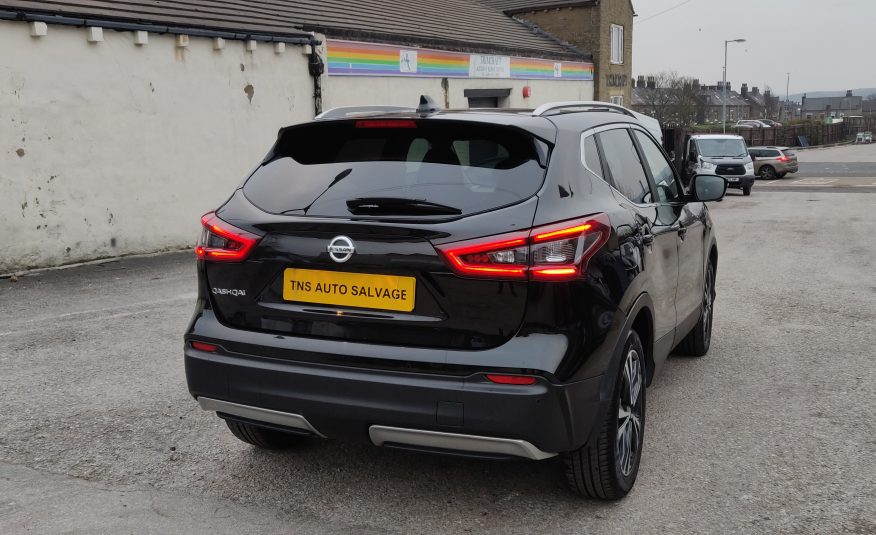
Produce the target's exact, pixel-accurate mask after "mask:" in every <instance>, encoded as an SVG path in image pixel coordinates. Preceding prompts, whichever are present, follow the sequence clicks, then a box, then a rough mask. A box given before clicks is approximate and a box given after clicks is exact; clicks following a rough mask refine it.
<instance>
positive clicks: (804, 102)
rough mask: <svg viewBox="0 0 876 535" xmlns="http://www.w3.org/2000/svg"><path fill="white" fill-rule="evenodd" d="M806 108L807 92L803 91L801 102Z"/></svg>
mask: <svg viewBox="0 0 876 535" xmlns="http://www.w3.org/2000/svg"><path fill="white" fill-rule="evenodd" d="M800 105H801V106H803V107H804V108H805V107H806V93H803V102H801V103H800Z"/></svg>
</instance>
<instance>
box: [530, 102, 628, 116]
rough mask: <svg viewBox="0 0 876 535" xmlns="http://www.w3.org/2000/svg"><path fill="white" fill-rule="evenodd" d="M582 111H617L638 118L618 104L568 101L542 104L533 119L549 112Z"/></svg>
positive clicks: (533, 113)
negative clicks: (576, 109)
mask: <svg viewBox="0 0 876 535" xmlns="http://www.w3.org/2000/svg"><path fill="white" fill-rule="evenodd" d="M575 108H578V109H582V111H583V110H585V109H586V110H609V111H616V112H620V113H623V114H626V115H629V116H630V117H636V116H635V115H634V114H633V112H632V111H631V110H628V109H627V108H624V107H623V106H618V105H617V104H611V103H609V102H597V101H595V100H581V101H567V102H548V103H547V104H542V105H541V106H539V107H538V108H536V109H535V110H533V112H532V115H533V117H541V116H543V115H546V114H547V113H548V112H551V111H557V112H560V111H562V110H568V109H575Z"/></svg>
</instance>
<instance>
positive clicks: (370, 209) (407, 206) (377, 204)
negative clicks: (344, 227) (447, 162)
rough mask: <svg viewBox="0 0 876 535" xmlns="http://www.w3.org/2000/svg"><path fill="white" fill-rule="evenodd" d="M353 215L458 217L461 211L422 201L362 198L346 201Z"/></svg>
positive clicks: (394, 198)
mask: <svg viewBox="0 0 876 535" xmlns="http://www.w3.org/2000/svg"><path fill="white" fill-rule="evenodd" d="M347 209H348V210H350V213H353V214H370V215H460V214H462V210H460V209H459V208H454V207H453V206H447V205H445V204H438V203H434V202H429V201H427V200H424V199H403V198H398V197H362V198H357V199H350V200H348V201H347Z"/></svg>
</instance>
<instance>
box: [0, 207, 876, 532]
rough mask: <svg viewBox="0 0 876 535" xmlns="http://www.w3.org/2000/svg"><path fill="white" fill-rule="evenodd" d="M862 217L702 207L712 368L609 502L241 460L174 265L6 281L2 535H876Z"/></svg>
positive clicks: (654, 412) (489, 478)
mask: <svg viewBox="0 0 876 535" xmlns="http://www.w3.org/2000/svg"><path fill="white" fill-rule="evenodd" d="M874 214H876V195H873V194H866V193H859V194H848V193H815V192H811V193H810V192H802V193H800V192H789V193H777V192H760V193H757V192H756V194H755V195H753V196H751V197H741V196H737V195H732V196H729V197H728V198H727V199H725V201H724V202H721V203H717V204H715V205H714V206H713V215H714V219H715V220H716V224H717V226H718V233H719V236H718V239H719V249H720V260H719V269H718V287H717V289H718V301H717V309H716V317H715V326H714V329H715V332H714V337H713V341H712V351H711V353H710V354H709V355H708V356H707V357H704V358H702V359H688V358H679V357H673V358H670V359H669V361H668V363H667V366H666V367H665V369H664V370H663V373H662V374H661V375H660V376H659V377H658V378H657V379H656V380H655V382H654V384H653V385H652V387H651V388H650V389H649V390H648V396H649V399H648V427H647V435H646V440H645V442H646V443H645V451H644V456H643V461H642V468H641V471H640V474H639V481H638V483H637V486H636V488H635V489H634V491H633V492H632V493H631V494H630V496H628V497H627V499H625V500H624V501H621V502H619V503H600V502H595V501H582V500H578V499H575V498H573V497H571V496H570V495H569V494H567V493H566V491H565V489H564V487H563V481H562V478H561V472H562V467H561V464H560V463H559V462H558V461H557V460H555V459H553V460H547V461H541V462H519V463H489V462H479V461H470V460H458V459H449V458H442V457H435V456H428V455H421V454H414V453H405V452H398V451H391V450H382V449H379V448H374V447H369V446H359V445H349V444H343V443H339V442H335V441H316V440H314V441H311V442H309V443H307V444H306V445H304V446H301V447H299V448H298V449H296V450H292V451H289V452H283V453H275V452H262V451H257V450H255V449H252V448H250V447H248V446H246V445H245V444H243V443H241V442H238V441H237V440H236V439H234V438H233V437H232V436H231V434H230V433H229V432H228V431H227V430H226V429H225V427H224V425H223V424H222V422H221V421H220V420H218V419H217V418H215V416H213V415H211V414H208V413H204V412H202V411H201V410H200V409H198V408H197V405H196V403H195V402H194V400H192V399H191V397H190V396H189V395H188V393H187V391H186V386H185V379H184V375H183V366H182V358H181V357H182V351H181V346H182V341H181V335H182V332H183V330H184V328H185V326H186V323H187V321H188V319H189V316H190V314H191V312H192V308H193V300H194V293H193V290H194V280H195V271H194V261H193V259H192V257H191V255H189V254H184V255H181V254H173V255H163V256H155V257H151V258H139V259H129V260H122V261H117V262H109V263H104V264H101V265H92V266H84V267H77V268H72V269H65V270H58V271H48V272H42V273H38V274H34V275H31V276H25V277H22V278H20V280H19V281H18V282H11V281H10V280H0V312H2V316H0V317H2V320H0V369H2V370H3V373H2V374H0V406H2V408H3V413H4V414H3V418H2V419H0V533H20V532H25V531H28V530H29V531H31V532H36V533H59V532H64V533H119V532H132V533H168V532H185V533H241V532H252V531H256V530H258V531H260V532H264V533H279V532H298V533H326V532H328V533H341V532H343V533H349V532H357V533H359V532H362V533H385V532H388V533H469V532H478V533H480V532H486V533H503V534H504V533H544V532H558V533H631V532H635V533H667V532H671V533H683V532H691V533H694V532H695V533H727V532H748V533H833V532H849V533H876V498H874V496H876V463H874V462H873V458H874V453H876V409H874V406H876V405H874V403H873V402H872V400H873V399H874V398H876V332H874V328H873V327H874V325H876V262H874V261H876V249H874V247H873V245H874V240H873V235H874V231H876V216H874Z"/></svg>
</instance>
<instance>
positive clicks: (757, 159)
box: [748, 147, 800, 180]
mask: <svg viewBox="0 0 876 535" xmlns="http://www.w3.org/2000/svg"><path fill="white" fill-rule="evenodd" d="M748 153H749V154H750V155H751V159H752V160H754V172H755V174H757V176H759V177H760V178H763V179H767V180H773V179H775V178H784V177H785V175H787V174H788V173H796V172H797V171H799V169H800V168H799V165H798V163H797V155H796V154H794V152H793V151H792V150H791V149H789V148H788V147H751V148H749V149H748Z"/></svg>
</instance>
